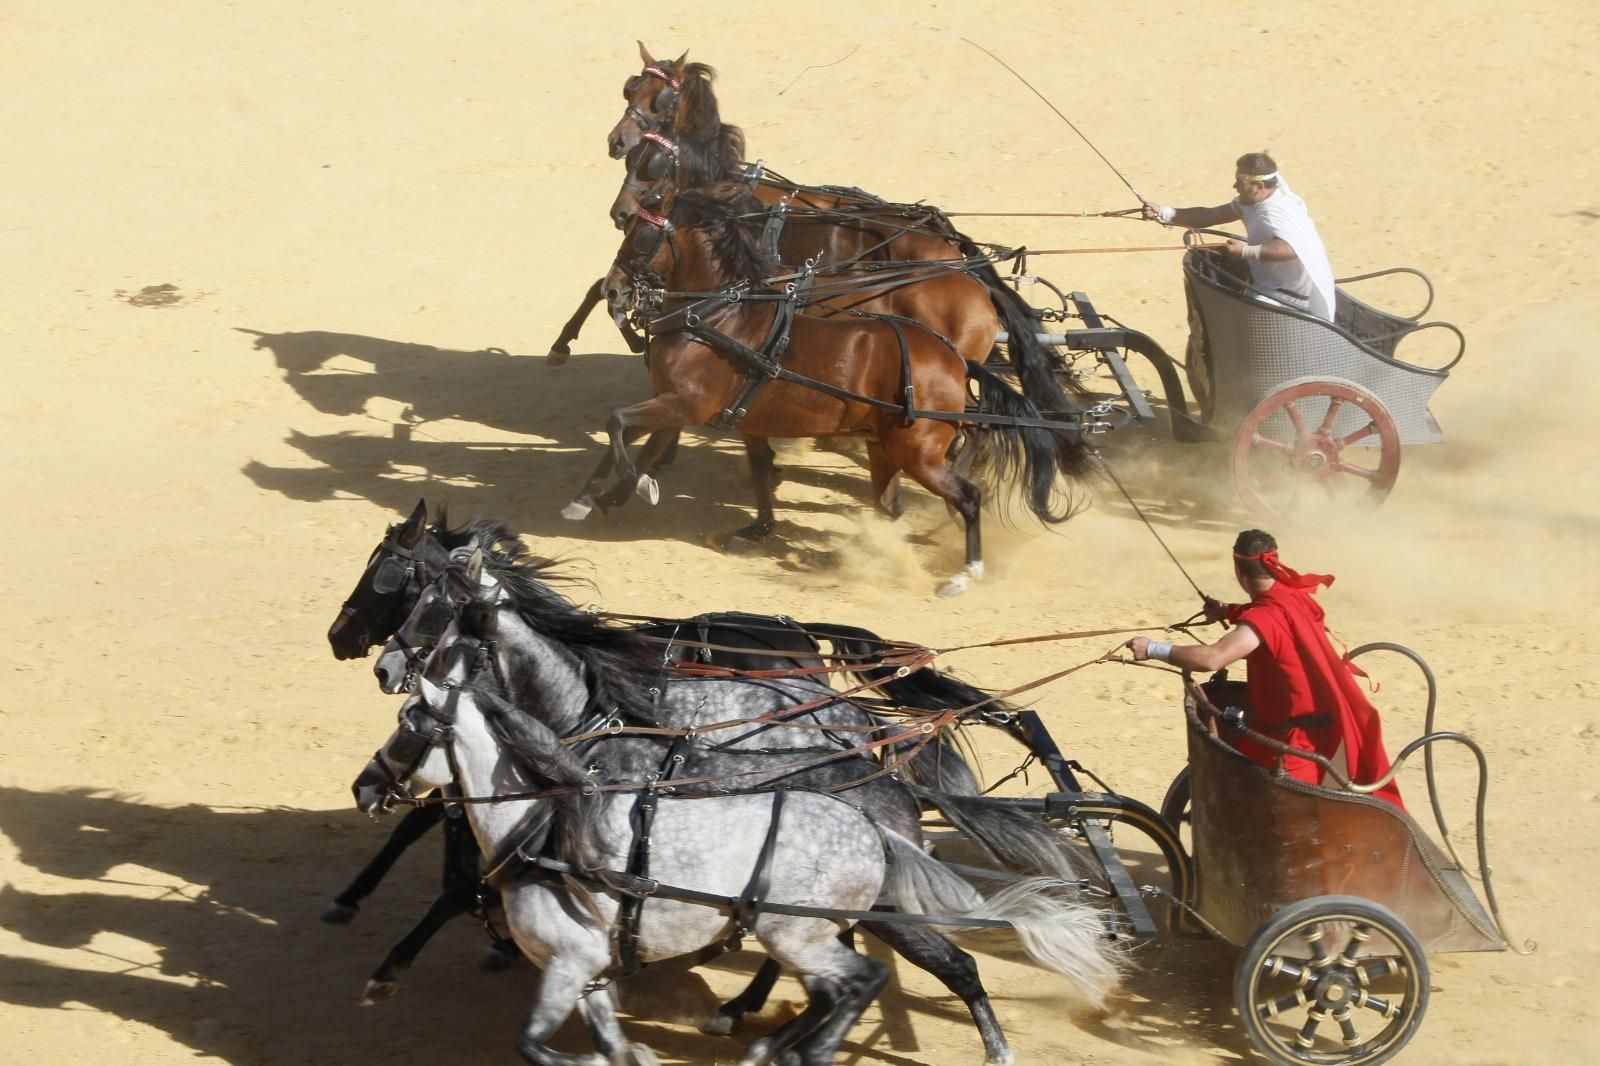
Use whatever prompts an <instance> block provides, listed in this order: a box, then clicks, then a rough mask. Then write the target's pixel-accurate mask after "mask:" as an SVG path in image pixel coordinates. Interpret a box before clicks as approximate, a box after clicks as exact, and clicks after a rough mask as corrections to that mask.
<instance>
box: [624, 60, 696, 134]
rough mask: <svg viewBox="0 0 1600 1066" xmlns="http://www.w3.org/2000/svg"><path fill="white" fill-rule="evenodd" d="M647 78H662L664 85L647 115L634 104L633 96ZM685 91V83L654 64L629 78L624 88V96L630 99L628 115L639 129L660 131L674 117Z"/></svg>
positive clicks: (651, 102)
mask: <svg viewBox="0 0 1600 1066" xmlns="http://www.w3.org/2000/svg"><path fill="white" fill-rule="evenodd" d="M647 77H655V78H660V79H661V80H662V82H664V83H665V84H663V85H662V86H661V88H660V89H659V90H658V91H657V92H656V94H655V96H654V97H652V98H651V100H650V111H651V112H653V113H649V114H647V113H646V112H643V111H640V110H639V109H638V107H636V106H635V105H634V103H633V94H634V93H636V92H638V91H639V86H641V85H643V84H644V80H645V78H647ZM682 91H683V82H682V81H681V80H680V79H679V78H678V76H677V75H676V74H674V73H672V72H671V71H669V70H665V69H663V68H661V67H659V66H657V65H656V64H654V63H652V64H650V65H649V66H648V67H645V68H644V70H643V71H641V72H640V73H638V74H635V75H634V76H633V77H631V78H629V79H628V80H627V82H626V83H625V84H624V85H623V86H622V94H623V95H624V96H626V97H627V98H628V110H627V114H628V115H629V116H630V117H631V118H632V119H633V121H634V122H636V123H637V124H638V126H639V129H640V130H641V131H642V130H654V129H660V128H661V125H662V124H663V123H665V122H666V121H667V119H669V118H671V117H672V112H673V111H674V109H676V108H677V106H678V94H679V93H681V92H682Z"/></svg>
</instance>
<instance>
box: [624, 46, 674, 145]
mask: <svg viewBox="0 0 1600 1066" xmlns="http://www.w3.org/2000/svg"><path fill="white" fill-rule="evenodd" d="M688 57H689V53H688V52H684V53H683V55H681V56H679V57H678V58H677V59H674V60H670V61H657V60H656V59H655V58H654V57H653V56H651V55H650V50H649V49H648V48H646V47H645V46H644V42H643V41H640V42H639V58H640V59H641V60H643V62H644V69H643V70H641V71H640V72H639V73H637V74H635V75H633V76H632V77H631V78H629V79H628V80H627V81H626V82H624V83H623V86H622V98H623V99H624V100H625V101H627V106H626V107H625V108H624V109H623V112H622V117H621V118H620V119H618V120H617V124H616V125H615V126H613V127H612V128H611V132H610V133H609V134H607V135H606V147H607V150H608V151H609V152H610V153H611V158H612V159H621V158H622V157H623V156H625V155H627V154H628V152H629V150H630V149H632V148H633V146H634V145H636V144H638V143H639V138H640V137H642V136H643V135H644V133H645V131H646V130H659V129H663V128H670V127H671V126H672V125H673V123H674V120H675V119H676V117H677V113H678V107H679V105H680V103H681V102H682V99H683V91H684V84H685V78H684V75H685V72H686V69H687V64H686V63H685V62H684V61H685V60H686V59H688Z"/></svg>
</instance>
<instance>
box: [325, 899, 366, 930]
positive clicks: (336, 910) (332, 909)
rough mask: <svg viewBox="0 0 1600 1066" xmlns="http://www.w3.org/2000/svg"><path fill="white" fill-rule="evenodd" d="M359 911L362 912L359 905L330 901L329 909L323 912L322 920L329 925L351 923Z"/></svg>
mask: <svg viewBox="0 0 1600 1066" xmlns="http://www.w3.org/2000/svg"><path fill="white" fill-rule="evenodd" d="M358 913H360V908H359V907H349V906H346V905H345V904H343V903H330V904H328V909H327V910H325V911H323V912H322V920H323V921H325V922H327V923H328V924H329V925H349V924H350V922H351V920H352V919H353V918H355V916H356V915H357V914H358Z"/></svg>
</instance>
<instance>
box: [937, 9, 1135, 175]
mask: <svg viewBox="0 0 1600 1066" xmlns="http://www.w3.org/2000/svg"><path fill="white" fill-rule="evenodd" d="M961 39H962V40H963V41H966V42H967V43H968V44H970V45H971V46H972V47H974V48H976V49H977V50H978V51H980V52H982V53H983V54H984V55H986V56H988V57H989V58H990V59H992V60H994V61H995V62H996V63H999V64H1000V65H1001V66H1002V67H1005V68H1006V69H1007V70H1009V71H1011V76H1012V77H1014V78H1016V79H1017V80H1018V81H1020V82H1021V83H1022V84H1024V85H1026V86H1027V87H1028V91H1029V92H1031V93H1033V95H1035V96H1037V97H1038V98H1039V99H1041V100H1043V101H1044V105H1045V106H1046V107H1048V108H1049V109H1050V110H1052V111H1054V112H1055V113H1056V117H1057V118H1059V119H1060V120H1061V121H1062V122H1065V123H1066V124H1067V126H1068V127H1069V128H1070V129H1071V130H1072V132H1073V133H1076V134H1077V135H1078V137H1079V138H1080V139H1081V140H1082V141H1083V143H1084V144H1087V145H1088V146H1089V150H1090V151H1091V152H1093V153H1094V154H1095V155H1097V156H1099V157H1100V161H1101V162H1102V163H1104V164H1105V165H1106V166H1108V167H1110V168H1111V173H1113V174H1115V175H1116V176H1117V178H1118V179H1119V180H1120V181H1121V182H1122V184H1124V185H1126V186H1127V187H1128V191H1129V192H1131V193H1133V195H1134V196H1135V197H1137V198H1138V199H1139V200H1140V201H1143V200H1144V197H1142V196H1139V190H1138V189H1135V188H1134V187H1133V183H1132V182H1131V181H1129V180H1128V179H1127V178H1125V177H1123V176H1122V171H1120V170H1118V169H1117V167H1116V164H1114V163H1112V162H1111V160H1109V159H1107V158H1106V154H1105V153H1104V152H1102V151H1101V150H1100V149H1098V148H1096V147H1095V146H1094V142H1093V141H1091V140H1090V139H1089V138H1088V137H1085V136H1084V134H1083V131H1082V130H1080V129H1079V128H1078V127H1077V126H1076V125H1075V124H1074V123H1073V121H1072V120H1071V119H1070V118H1068V117H1067V116H1066V115H1063V114H1062V113H1061V109H1060V108H1059V107H1057V106H1056V105H1055V104H1052V103H1051V102H1050V99H1049V97H1047V96H1045V94H1044V93H1042V92H1040V91H1039V90H1038V89H1035V88H1034V87H1033V83H1032V82H1030V81H1029V80H1028V79H1027V78H1024V77H1023V76H1022V75H1021V74H1018V73H1017V72H1016V70H1015V69H1014V68H1013V67H1012V66H1011V64H1010V63H1007V62H1006V61H1005V60H1004V59H1001V58H1000V57H999V56H997V55H995V54H994V53H993V52H991V51H989V50H988V49H987V48H985V47H984V46H983V45H981V44H979V43H978V42H977V41H974V40H972V39H971V38H970V37H963V38H961Z"/></svg>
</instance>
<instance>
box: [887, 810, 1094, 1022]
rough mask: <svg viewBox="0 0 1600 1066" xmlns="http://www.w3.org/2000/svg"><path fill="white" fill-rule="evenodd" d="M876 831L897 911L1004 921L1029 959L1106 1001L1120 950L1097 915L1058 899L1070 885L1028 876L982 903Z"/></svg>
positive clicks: (944, 870)
mask: <svg viewBox="0 0 1600 1066" xmlns="http://www.w3.org/2000/svg"><path fill="white" fill-rule="evenodd" d="M878 832H879V834H880V835H881V836H882V837H883V840H884V843H885V846H886V847H887V849H888V852H889V860H890V861H889V863H888V869H887V871H886V882H887V884H886V887H887V889H888V892H889V896H890V898H891V899H893V900H894V903H895V906H896V907H897V908H898V909H899V910H900V911H902V912H903V913H906V914H928V915H938V914H946V915H951V916H953V917H961V918H987V919H994V920H999V921H1003V922H1006V923H1007V924H1009V925H1010V926H1011V927H1012V928H1013V929H1015V930H1016V932H1017V936H1018V937H1019V938H1020V939H1021V941H1022V946H1023V947H1024V948H1025V949H1026V950H1027V952H1028V954H1029V955H1030V956H1032V957H1033V959H1034V961H1035V962H1037V963H1039V964H1040V965H1041V966H1045V967H1047V968H1049V969H1051V970H1054V971H1055V972H1056V973H1059V974H1061V975H1062V976H1063V977H1065V978H1067V980H1069V981H1071V982H1072V983H1073V984H1074V985H1075V986H1077V988H1078V989H1079V990H1080V991H1081V992H1082V993H1083V994H1084V995H1085V996H1086V997H1088V999H1089V1000H1090V1001H1091V1002H1093V1003H1094V1004H1095V1005H1096V1006H1098V1005H1100V1004H1101V1003H1103V1002H1104V1001H1105V996H1106V993H1107V992H1108V991H1110V989H1111V987H1112V985H1114V984H1115V983H1116V980H1117V971H1118V964H1119V961H1120V959H1119V955H1120V952H1119V950H1118V949H1117V947H1116V946H1115V944H1114V943H1113V941H1112V940H1111V938H1110V937H1108V936H1107V935H1106V932H1107V930H1106V924H1105V921H1104V917H1103V915H1102V913H1101V912H1100V911H1099V910H1097V909H1096V908H1094V907H1090V906H1088V905H1087V904H1084V903H1080V902H1078V901H1076V900H1071V899H1067V898H1065V897H1064V896H1063V894H1062V890H1063V889H1065V888H1068V887H1070V886H1067V885H1064V884H1063V883H1062V882H1061V881H1058V880H1055V879H1053V878H1048V877H1039V878H1029V879H1028V880H1025V881H1018V882H1017V883H1015V884H1012V885H1008V886H1007V887H1006V888H1003V889H1001V890H1000V891H998V892H996V893H995V894H994V895H992V896H989V897H987V898H985V897H984V895H983V894H982V893H980V892H979V891H978V890H977V889H975V888H973V887H972V886H971V885H969V884H968V883H967V882H966V881H964V880H962V879H961V878H960V877H959V876H957V875H956V873H955V872H954V871H953V870H951V869H950V868H949V867H948V866H946V865H945V864H944V863H941V862H939V861H938V860H937V859H934V858H932V857H930V856H928V855H926V854H925V853H924V852H923V850H922V848H921V847H920V846H919V845H917V844H916V843H914V842H913V841H910V840H908V839H906V838H905V837H903V836H901V835H900V834H899V833H896V832H895V831H894V830H892V829H888V828H885V827H883V826H878ZM941 928H942V929H944V930H946V931H949V932H959V931H960V929H961V927H959V926H942V927H941Z"/></svg>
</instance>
